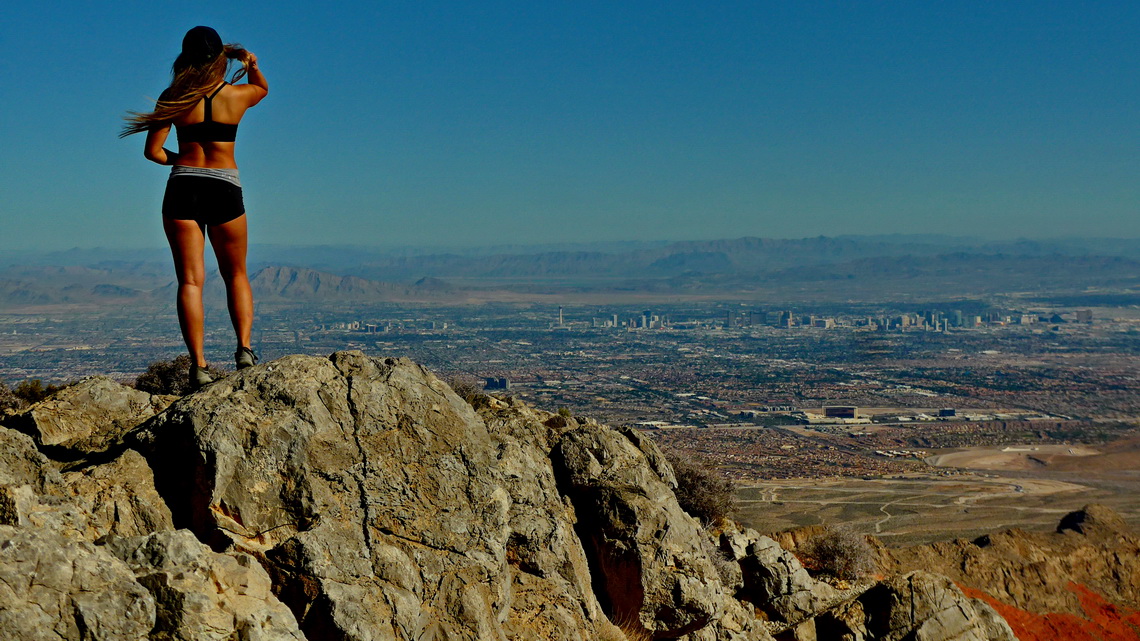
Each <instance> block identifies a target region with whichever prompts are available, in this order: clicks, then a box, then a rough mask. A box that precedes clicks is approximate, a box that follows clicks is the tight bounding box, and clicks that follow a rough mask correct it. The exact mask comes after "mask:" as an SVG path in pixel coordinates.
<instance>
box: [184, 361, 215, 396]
mask: <svg viewBox="0 0 1140 641" xmlns="http://www.w3.org/2000/svg"><path fill="white" fill-rule="evenodd" d="M213 382H214V377H213V376H210V373H209V372H207V371H206V368H205V367H198V366H197V365H191V366H190V390H191V391H198V390H200V389H202V388H203V387H205V386H206V385H209V384H210V383H213Z"/></svg>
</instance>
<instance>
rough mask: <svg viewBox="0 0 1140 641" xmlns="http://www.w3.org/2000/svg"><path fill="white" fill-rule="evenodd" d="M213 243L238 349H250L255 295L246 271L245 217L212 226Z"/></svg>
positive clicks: (246, 241)
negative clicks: (224, 284)
mask: <svg viewBox="0 0 1140 641" xmlns="http://www.w3.org/2000/svg"><path fill="white" fill-rule="evenodd" d="M208 233H209V234H210V244H211V245H213V246H214V255H216V256H217V257H218V271H219V272H221V275H222V280H223V281H225V283H226V304H227V305H228V306H229V309H230V321H231V322H232V323H233V325H234V333H235V334H237V341H238V347H249V346H250V345H249V335H250V332H251V331H252V330H253V292H252V291H250V288H249V275H248V274H247V273H246V269H245V254H246V249H247V246H248V236H247V234H246V220H245V214H242V215H241V216H239V217H237V218H235V219H233V220H231V221H230V222H228V223H224V224H221V225H212V226H210V228H209V230H208Z"/></svg>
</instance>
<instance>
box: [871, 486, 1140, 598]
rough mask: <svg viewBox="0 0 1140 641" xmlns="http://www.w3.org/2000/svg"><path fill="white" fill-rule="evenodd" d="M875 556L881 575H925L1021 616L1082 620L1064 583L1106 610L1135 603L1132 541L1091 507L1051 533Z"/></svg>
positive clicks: (1011, 534) (1137, 558)
mask: <svg viewBox="0 0 1140 641" xmlns="http://www.w3.org/2000/svg"><path fill="white" fill-rule="evenodd" d="M882 555H883V561H884V564H885V567H886V569H887V570H889V571H892V572H901V571H906V570H907V569H911V568H920V567H921V568H927V569H929V570H930V571H932V572H939V573H941V574H945V575H946V576H948V577H950V578H951V579H953V580H954V581H956V582H958V583H959V584H961V585H963V586H966V587H969V588H972V589H976V590H980V591H981V592H984V593H986V594H988V595H990V596H992V597H994V598H996V599H997V600H998V601H1001V602H1003V603H1006V604H1009V605H1011V606H1013V607H1015V608H1018V609H1021V610H1027V611H1032V612H1038V613H1046V612H1053V613H1063V614H1070V615H1076V616H1085V614H1086V608H1085V607H1084V604H1083V603H1082V599H1081V597H1080V595H1079V594H1078V592H1075V591H1073V590H1071V589H1068V584H1069V583H1070V582H1072V583H1075V584H1078V585H1082V586H1086V587H1087V588H1089V589H1091V590H1093V591H1094V592H1095V593H1097V594H1098V595H1100V597H1101V598H1104V599H1105V600H1107V601H1108V602H1111V603H1117V604H1121V605H1128V606H1132V607H1135V605H1136V604H1138V603H1140V536H1137V535H1136V533H1135V532H1133V531H1132V530H1131V529H1129V528H1128V526H1127V525H1126V524H1125V523H1124V521H1123V519H1121V518H1120V517H1119V516H1118V515H1117V514H1115V513H1114V512H1112V511H1111V510H1109V509H1108V508H1105V507H1103V506H1099V505H1090V506H1088V507H1085V508H1084V509H1082V510H1078V511H1076V512H1072V513H1070V514H1068V515H1066V516H1065V517H1063V518H1062V519H1061V521H1060V524H1059V525H1058V528H1057V532H1053V533H1048V532H1027V531H1024V530H1019V529H1010V530H1005V531H1002V532H996V533H994V534H989V535H986V536H982V537H979V538H977V539H974V540H965V539H958V540H954V541H944V542H939V543H932V544H929V545H919V546H913V547H909V548H887V549H884V550H883V553H882Z"/></svg>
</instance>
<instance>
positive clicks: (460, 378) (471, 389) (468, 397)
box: [443, 375, 486, 406]
mask: <svg viewBox="0 0 1140 641" xmlns="http://www.w3.org/2000/svg"><path fill="white" fill-rule="evenodd" d="M443 382H444V383H447V386H448V387H450V388H451V389H452V390H453V391H454V392H455V393H456V394H458V395H459V398H461V399H463V400H465V401H467V404H468V405H471V406H474V405H475V402H476V401H478V400H479V399H480V398H481V397H483V396H486V394H484V393H483V386H482V385H481V384H480V383H479V381H478V379H476V378H474V377H471V376H464V375H455V376H448V377H447V378H445V379H444V380H443Z"/></svg>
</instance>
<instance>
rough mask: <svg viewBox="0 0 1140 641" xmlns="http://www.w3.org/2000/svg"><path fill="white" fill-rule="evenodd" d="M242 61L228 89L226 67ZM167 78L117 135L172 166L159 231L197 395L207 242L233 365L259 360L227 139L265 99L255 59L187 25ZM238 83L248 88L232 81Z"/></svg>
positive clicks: (202, 370) (240, 207)
mask: <svg viewBox="0 0 1140 641" xmlns="http://www.w3.org/2000/svg"><path fill="white" fill-rule="evenodd" d="M231 60H237V61H239V62H241V64H242V69H239V70H238V71H237V72H236V73H235V74H234V76H233V78H232V79H231V80H230V81H229V82H226V74H227V72H228V70H229V68H230V61H231ZM172 73H173V80H171V83H170V86H169V87H167V88H166V90H165V91H163V92H162V95H161V96H160V97H159V99H158V104H157V105H156V106H155V109H154V111H152V112H150V113H145V114H140V113H133V112H132V113H131V115H130V116H128V117H127V119H126V120H127V125H126V126H125V127H124V128H123V132H122V134H120V137H122V136H129V135H131V134H135V133H139V132H143V131H145V132H147V135H146V145H145V148H144V150H143V155H144V156H146V158H147V160H152V161H154V162H156V163H158V164H160V165H171V171H170V179H169V180H168V181H167V183H166V195H165V196H164V198H163V200H162V224H163V228H164V229H165V230H166V238H167V240H168V241H169V242H170V251H171V253H172V254H173V256H174V269H175V273H176V274H177V277H178V324H179V326H181V328H182V338H183V339H184V340H185V341H186V347H187V349H189V350H190V358H191V360H192V364H191V366H190V386H191V387H192V388H194V389H197V388H199V387H201V386H203V385H205V384H207V383H211V382H213V379H212V378H211V377H210V375H209V374H208V373H207V371H206V356H205V351H204V347H203V343H204V342H205V339H204V330H203V316H204V313H203V310H202V284H203V281H204V280H205V277H206V268H205V264H204V262H205V261H204V259H203V256H202V252H203V249H204V247H205V237H206V236H207V235H208V236H209V238H210V244H211V245H212V246H213V248H214V254H215V255H216V256H217V257H218V271H219V272H221V275H222V279H223V280H224V281H225V284H226V301H227V303H228V306H229V310H230V320H231V321H232V322H233V326H234V332H235V333H236V334H237V351H236V352H235V353H234V360H235V361H236V363H237V368H238V369H244V368H246V367H250V366H252V365H253V364H255V363H256V362H257V357H256V356H255V355H254V353H253V350H252V349H250V344H249V343H250V340H249V338H250V331H251V329H252V325H253V295H252V293H251V292H250V288H249V278H248V276H247V275H246V269H245V254H246V244H247V240H246V219H245V206H244V204H243V203H242V194H241V182H240V181H239V180H238V169H237V163H235V162H234V139H235V138H236V136H237V128H238V123H239V122H241V119H242V116H243V115H245V110H246V109H249V108H250V107H252V106H254V105H256V104H257V103H259V102H261V99H262V98H264V97H265V96H266V94H268V93H269V85H268V83H266V81H265V76H264V75H263V74H262V73H261V70H260V69H259V68H258V66H257V56H255V55H253V54H252V53H250V52H249V51H246V50H245V49H242V48H241V47H240V46H238V45H234V44H228V45H224V44H222V39H221V38H220V37H219V36H218V32H217V31H214V30H213V29H211V28H209V27H194V28H193V29H191V30H190V31H189V32H187V33H186V37H185V38H184V39H183V40H182V53H181V54H179V56H178V58H177V59H176V60H175V61H174V67H173V70H172ZM243 76H245V77H246V82H245V84H241V85H236V84H232V83H234V82H237V81H238V80H239V79H241V78H242V77H243ZM171 125H173V126H174V128H175V129H176V130H177V133H178V152H177V153H175V152H173V151H170V150H168V149H165V148H164V147H163V144H164V143H165V142H166V137H167V136H168V135H169V134H170V127H171Z"/></svg>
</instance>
